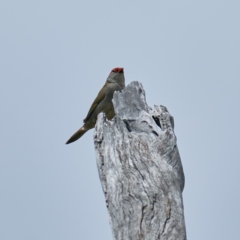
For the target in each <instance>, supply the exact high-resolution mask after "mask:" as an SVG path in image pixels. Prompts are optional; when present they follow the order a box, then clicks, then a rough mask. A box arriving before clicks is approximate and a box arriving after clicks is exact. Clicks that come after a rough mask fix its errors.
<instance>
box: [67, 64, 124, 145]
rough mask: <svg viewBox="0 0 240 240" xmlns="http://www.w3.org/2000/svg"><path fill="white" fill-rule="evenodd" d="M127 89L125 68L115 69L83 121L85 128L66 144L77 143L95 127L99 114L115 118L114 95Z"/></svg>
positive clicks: (109, 118)
mask: <svg viewBox="0 0 240 240" xmlns="http://www.w3.org/2000/svg"><path fill="white" fill-rule="evenodd" d="M124 87H125V77H124V68H120V67H117V68H114V69H113V70H112V71H111V72H110V74H109V76H108V77H107V80H106V82H105V84H104V86H103V87H102V89H101V90H100V91H99V93H98V95H97V97H96V99H95V100H94V102H93V104H92V106H91V107H90V109H89V111H88V114H87V116H86V118H85V119H84V120H83V123H84V124H83V126H82V127H81V128H80V129H79V130H78V131H77V132H75V133H74V134H73V135H72V136H71V137H70V138H69V139H68V141H67V142H66V144H69V143H72V142H75V141H76V140H78V139H79V138H81V137H82V136H83V134H84V133H86V132H87V131H88V130H90V129H92V128H94V127H95V124H96V121H97V116H98V114H99V113H101V112H103V113H105V115H106V117H107V119H108V120H111V119H112V118H113V117H114V116H115V112H114V107H113V103H112V99H113V94H114V92H115V91H121V90H123V89H124Z"/></svg>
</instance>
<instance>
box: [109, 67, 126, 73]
mask: <svg viewBox="0 0 240 240" xmlns="http://www.w3.org/2000/svg"><path fill="white" fill-rule="evenodd" d="M123 69H124V68H114V69H113V70H112V71H111V72H119V73H121V72H123Z"/></svg>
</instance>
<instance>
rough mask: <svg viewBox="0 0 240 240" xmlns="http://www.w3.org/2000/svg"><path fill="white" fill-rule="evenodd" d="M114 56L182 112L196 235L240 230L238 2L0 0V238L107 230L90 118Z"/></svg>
mask: <svg viewBox="0 0 240 240" xmlns="http://www.w3.org/2000/svg"><path fill="white" fill-rule="evenodd" d="M114 67H124V69H125V78H126V84H129V83H130V82H131V81H134V80H138V81H140V82H141V83H142V84H143V87H144V89H145V91H146V96H147V102H148V105H150V106H153V105H154V104H162V105H165V106H166V107H167V108H168V110H169V112H170V113H171V114H172V115H173V116H174V119H175V132H176V135H177V139H178V147H179V151H180V155H181V159H182V163H183V167H184V172H185V177H186V184H185V189H184V192H183V198H184V207H185V220H186V228H187V235H188V239H189V240H203V239H204V240H215V239H216V240H239V239H240V231H239V227H240V225H239V224H240V206H239V205H240V174H239V172H240V157H239V149H240V143H239V138H240V126H239V124H240V2H239V1H237V0H236V1H233V0H228V1H227V0H201V1H200V0H195V1H192V0H191V1H190V0H187V1H179V0H164V1H162V0H152V1H151V0H150V1H141V0H122V1H114V0H103V1H96V0H95V1H93V0H92V1H91V0H89V1H81V0H78V1H52V0H41V1H40V0H32V1H30V0H29V1H25V0H15V1H14V0H9V1H7V0H0V121H1V124H0V133H1V134H0V240H56V239H57V240H66V239H70V240H79V239H81V240H95V239H96V240H111V239H112V235H111V229H110V226H109V222H108V214H107V209H106V206H105V200H104V197H103V193H102V188H101V184H100V181H99V177H98V172H97V167H96V159H95V152H94V144H93V130H91V131H89V132H88V133H86V135H84V137H83V138H81V139H80V140H79V141H77V142H76V143H73V144H70V145H65V142H66V140H67V139H68V138H69V137H70V136H71V135H72V134H73V133H74V132H75V131H76V130H77V129H78V128H79V127H80V126H81V125H82V120H83V119H84V118H85V117H86V114H87V112H88V109H89V107H90V106H91V104H92V102H93V100H94V98H95V97H96V95H97V93H98V91H99V90H100V88H101V87H102V86H103V84H104V82H105V80H106V78H107V76H108V74H109V72H110V71H111V69H112V68H114Z"/></svg>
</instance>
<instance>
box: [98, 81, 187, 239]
mask: <svg viewBox="0 0 240 240" xmlns="http://www.w3.org/2000/svg"><path fill="white" fill-rule="evenodd" d="M113 103H114V108H115V112H116V116H115V118H114V119H113V120H112V121H108V120H107V119H106V118H105V116H104V114H102V113H101V114H99V116H98V120H97V123H96V128H95V134H94V141H95V149H96V158H97V166H98V171H99V177H100V180H101V183H102V188H103V192H104V194H105V198H106V204H107V208H108V213H109V217H110V225H111V228H112V232H113V237H114V239H115V240H130V239H131V240H140V239H142V240H155V239H160V240H186V229H185V222H184V212H183V200H182V191H183V188H184V173H183V168H182V163H181V159H180V155H179V152H178V147H177V139H176V136H175V134H174V121H173V117H172V116H171V115H170V114H169V112H168V110H167V108H166V107H164V106H154V110H152V109H151V108H150V107H149V106H148V105H147V103H146V98H145V91H144V89H143V87H142V84H141V83H139V82H132V83H130V84H129V85H128V86H127V87H126V88H125V89H124V90H123V91H122V92H115V94H114V98H113ZM157 125H158V126H160V127H161V129H160V128H159V127H158V126H157Z"/></svg>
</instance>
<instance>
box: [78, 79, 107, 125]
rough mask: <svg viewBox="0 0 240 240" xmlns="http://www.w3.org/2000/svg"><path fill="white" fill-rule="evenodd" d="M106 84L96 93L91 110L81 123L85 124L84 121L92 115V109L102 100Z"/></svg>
mask: <svg viewBox="0 0 240 240" xmlns="http://www.w3.org/2000/svg"><path fill="white" fill-rule="evenodd" d="M108 84H109V83H108V82H106V83H105V84H104V86H103V87H102V89H101V90H100V92H99V93H98V95H97V97H96V99H95V100H94V102H93V104H92V106H91V108H90V109H89V111H88V114H87V116H86V118H85V119H84V120H83V122H86V121H87V120H88V119H89V118H90V116H91V115H92V113H93V111H94V109H95V108H96V107H97V106H98V104H99V103H100V102H101V101H102V100H103V99H104V97H105V93H106V88H107V85H108Z"/></svg>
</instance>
